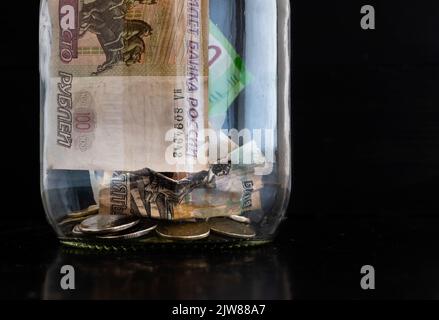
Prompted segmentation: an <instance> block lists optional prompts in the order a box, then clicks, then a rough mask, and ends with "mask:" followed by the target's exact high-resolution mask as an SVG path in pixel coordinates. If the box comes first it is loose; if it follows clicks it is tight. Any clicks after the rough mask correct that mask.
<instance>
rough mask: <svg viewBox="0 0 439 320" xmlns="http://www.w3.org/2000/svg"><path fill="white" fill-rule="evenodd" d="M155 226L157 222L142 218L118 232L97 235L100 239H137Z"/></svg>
mask: <svg viewBox="0 0 439 320" xmlns="http://www.w3.org/2000/svg"><path fill="white" fill-rule="evenodd" d="M156 227H157V222H154V221H152V220H147V219H142V220H141V221H140V222H139V223H138V224H137V225H136V226H134V227H132V228H130V229H128V230H125V231H124V232H122V233H120V234H115V235H106V236H99V237H98V238H100V239H108V240H129V239H137V238H141V237H143V236H146V235H147V234H149V233H151V231H153V230H154V229H155V228H156Z"/></svg>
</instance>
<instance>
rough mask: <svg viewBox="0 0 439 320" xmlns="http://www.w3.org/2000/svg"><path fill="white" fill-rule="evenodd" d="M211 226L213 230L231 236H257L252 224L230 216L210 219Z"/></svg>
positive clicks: (242, 237) (250, 237)
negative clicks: (232, 218)
mask: <svg viewBox="0 0 439 320" xmlns="http://www.w3.org/2000/svg"><path fill="white" fill-rule="evenodd" d="M209 226H210V230H212V231H213V232H215V233H217V234H220V235H223V236H227V237H231V238H239V239H252V238H254V237H256V232H255V231H254V230H253V228H252V227H251V226H250V225H248V224H244V223H241V222H236V221H233V220H231V219H228V218H213V219H209Z"/></svg>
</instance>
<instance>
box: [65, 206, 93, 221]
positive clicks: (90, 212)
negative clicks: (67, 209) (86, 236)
mask: <svg viewBox="0 0 439 320" xmlns="http://www.w3.org/2000/svg"><path fill="white" fill-rule="evenodd" d="M98 213H99V206H98V205H92V206H90V207H88V208H87V209H84V210H80V211H75V212H71V213H69V214H68V215H67V217H68V218H72V219H76V218H86V217H89V216H91V215H94V214H98Z"/></svg>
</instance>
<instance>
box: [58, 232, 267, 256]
mask: <svg viewBox="0 0 439 320" xmlns="http://www.w3.org/2000/svg"><path fill="white" fill-rule="evenodd" d="M59 240H60V242H61V244H62V245H64V246H66V247H70V248H75V249H87V250H90V251H100V252H126V251H150V250H162V249H163V250H173V249H176V250H185V249H189V250H199V249H212V250H218V249H245V248H254V247H260V246H264V245H267V244H270V243H272V242H273V239H258V238H255V239H251V240H241V239H226V238H224V239H222V238H220V237H217V236H214V237H212V238H209V239H203V240H197V241H178V240H167V239H162V238H160V237H156V236H154V237H149V238H147V239H133V240H116V241H104V240H97V239H84V238H59Z"/></svg>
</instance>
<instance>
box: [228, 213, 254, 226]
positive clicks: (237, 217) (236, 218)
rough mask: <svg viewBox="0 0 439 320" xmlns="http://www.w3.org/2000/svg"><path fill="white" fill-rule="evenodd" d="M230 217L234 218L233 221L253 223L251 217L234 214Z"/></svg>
mask: <svg viewBox="0 0 439 320" xmlns="http://www.w3.org/2000/svg"><path fill="white" fill-rule="evenodd" d="M229 218H230V219H232V220H233V221H236V222H240V223H246V224H250V223H251V221H250V219H249V218H247V217H244V216H237V215H233V216H230V217H229Z"/></svg>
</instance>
